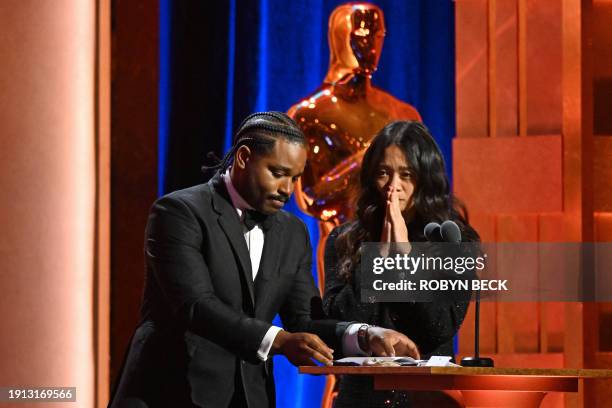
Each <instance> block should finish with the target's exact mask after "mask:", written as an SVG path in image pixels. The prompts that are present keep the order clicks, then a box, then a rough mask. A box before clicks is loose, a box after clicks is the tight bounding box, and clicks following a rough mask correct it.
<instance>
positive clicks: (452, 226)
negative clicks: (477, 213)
mask: <svg viewBox="0 0 612 408" xmlns="http://www.w3.org/2000/svg"><path fill="white" fill-rule="evenodd" d="M440 234H441V235H442V240H443V241H444V242H451V243H453V244H460V243H461V230H460V229H459V226H458V225H457V224H456V223H455V222H453V221H451V220H447V221H444V222H443V223H442V225H441V226H440Z"/></svg>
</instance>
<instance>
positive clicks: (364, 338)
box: [357, 324, 370, 353]
mask: <svg viewBox="0 0 612 408" xmlns="http://www.w3.org/2000/svg"><path fill="white" fill-rule="evenodd" d="M369 328H370V325H369V324H362V325H361V326H359V329H358V330H357V344H358V345H359V348H360V349H361V351H363V352H364V353H370V342H369V341H368V329H369Z"/></svg>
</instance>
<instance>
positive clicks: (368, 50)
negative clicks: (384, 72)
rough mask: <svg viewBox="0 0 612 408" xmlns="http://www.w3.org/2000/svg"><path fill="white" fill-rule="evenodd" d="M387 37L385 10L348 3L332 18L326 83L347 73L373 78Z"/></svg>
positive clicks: (371, 5) (333, 13)
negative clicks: (371, 76) (328, 68)
mask: <svg viewBox="0 0 612 408" xmlns="http://www.w3.org/2000/svg"><path fill="white" fill-rule="evenodd" d="M384 38H385V19H384V16H383V12H382V10H381V9H380V8H379V7H377V6H375V5H374V4H370V3H347V4H343V5H341V6H338V7H336V8H335V9H334V11H333V12H332V14H331V15H330V17H329V48H330V70H329V73H328V75H327V78H326V80H327V81H330V82H335V81H337V80H339V79H340V78H342V77H343V76H345V75H346V74H350V73H356V74H365V75H368V76H369V75H372V73H373V72H374V71H376V67H377V66H378V60H379V59H380V53H381V51H382V46H383V41H384Z"/></svg>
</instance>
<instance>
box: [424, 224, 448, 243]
mask: <svg viewBox="0 0 612 408" xmlns="http://www.w3.org/2000/svg"><path fill="white" fill-rule="evenodd" d="M440 228H441V227H440V224H438V223H437V222H430V223H429V224H427V225H426V226H425V229H424V230H423V233H424V234H425V239H427V240H428V241H429V242H444V241H443V239H442V231H441V230H440Z"/></svg>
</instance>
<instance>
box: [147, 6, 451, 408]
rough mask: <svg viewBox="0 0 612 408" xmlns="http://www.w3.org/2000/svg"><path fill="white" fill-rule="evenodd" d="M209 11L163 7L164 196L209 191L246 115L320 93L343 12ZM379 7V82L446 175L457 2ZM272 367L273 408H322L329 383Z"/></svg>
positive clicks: (281, 365)
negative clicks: (209, 172)
mask: <svg viewBox="0 0 612 408" xmlns="http://www.w3.org/2000/svg"><path fill="white" fill-rule="evenodd" d="M205 3H207V2H202V1H180V2H172V1H171V0H160V33H159V34H160V35H159V44H160V61H159V66H160V78H159V87H160V89H159V95H160V100H159V170H158V171H159V172H158V175H159V193H160V194H164V193H167V192H170V191H172V190H176V189H178V188H183V187H187V186H189V185H194V184H197V183H200V182H202V181H204V179H203V176H202V174H201V173H200V171H199V168H200V165H201V164H202V163H203V159H204V156H205V154H206V153H207V152H208V151H215V152H217V154H218V155H221V154H222V153H223V152H224V151H225V150H227V148H228V147H229V145H230V143H231V135H232V133H233V130H234V129H235V127H236V126H237V125H238V124H239V123H240V121H241V120H242V118H244V117H245V116H246V115H247V114H249V113H251V112H253V111H261V110H279V111H286V110H287V109H288V108H289V107H290V106H291V105H293V104H294V103H295V102H297V101H299V100H300V99H301V98H302V97H304V96H306V95H308V94H309V93H310V92H312V91H313V90H314V89H316V88H317V87H318V86H319V85H320V83H321V81H322V79H323V77H324V76H325V73H326V72H327V64H328V60H329V47H328V44H327V19H328V16H329V15H330V13H331V11H332V10H333V9H334V8H335V7H336V6H337V5H339V4H342V3H343V2H340V1H329V0H309V1H299V2H287V1H281V0H258V1H238V0H227V1H226V2H211V4H205ZM219 3H221V4H219ZM375 4H377V5H378V6H379V7H381V8H382V9H383V12H384V13H385V21H386V27H387V35H386V38H385V43H384V47H383V52H382V57H381V60H380V64H379V68H378V71H377V72H376V73H375V74H374V77H373V82H374V84H375V85H377V86H379V87H381V88H383V89H385V90H387V91H388V92H390V93H392V94H393V95H394V96H396V97H398V98H400V99H402V100H404V101H407V102H409V103H411V104H412V105H414V106H415V107H416V108H417V109H418V110H419V112H420V113H421V115H422V117H423V120H424V122H425V124H426V125H427V126H428V127H429V128H430V130H431V131H432V133H433V134H434V136H435V138H436V140H437V142H438V144H439V145H440V147H441V149H442V151H443V154H444V156H445V159H446V163H447V169H450V168H451V154H450V152H451V139H452V137H453V136H454V133H455V106H454V101H455V95H454V80H455V77H454V60H455V58H454V6H453V2H452V1H451V0H396V1H393V0H384V1H376V2H375ZM449 176H450V174H449ZM288 210H289V211H292V212H294V213H296V214H298V215H299V216H300V217H301V218H302V219H303V220H304V221H305V222H306V225H307V226H308V227H309V230H310V234H311V238H312V244H313V250H315V249H316V245H317V241H318V229H317V224H316V222H315V221H314V220H313V219H312V218H310V217H308V216H306V215H304V214H302V213H301V212H300V211H299V210H298V209H297V207H296V206H295V204H294V203H293V202H292V203H291V204H289V205H288ZM314 256H315V254H314V253H313V257H314ZM313 272H314V271H313ZM315 276H316V273H315ZM276 324H280V322H278V321H277V322H276ZM274 359H275V361H274V364H275V370H274V371H275V377H276V389H277V405H278V406H279V407H317V406H319V405H320V398H321V394H322V391H323V386H324V378H322V377H312V376H299V375H297V371H296V369H295V367H293V366H291V364H289V363H288V362H287V360H286V359H285V358H284V357H274Z"/></svg>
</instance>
